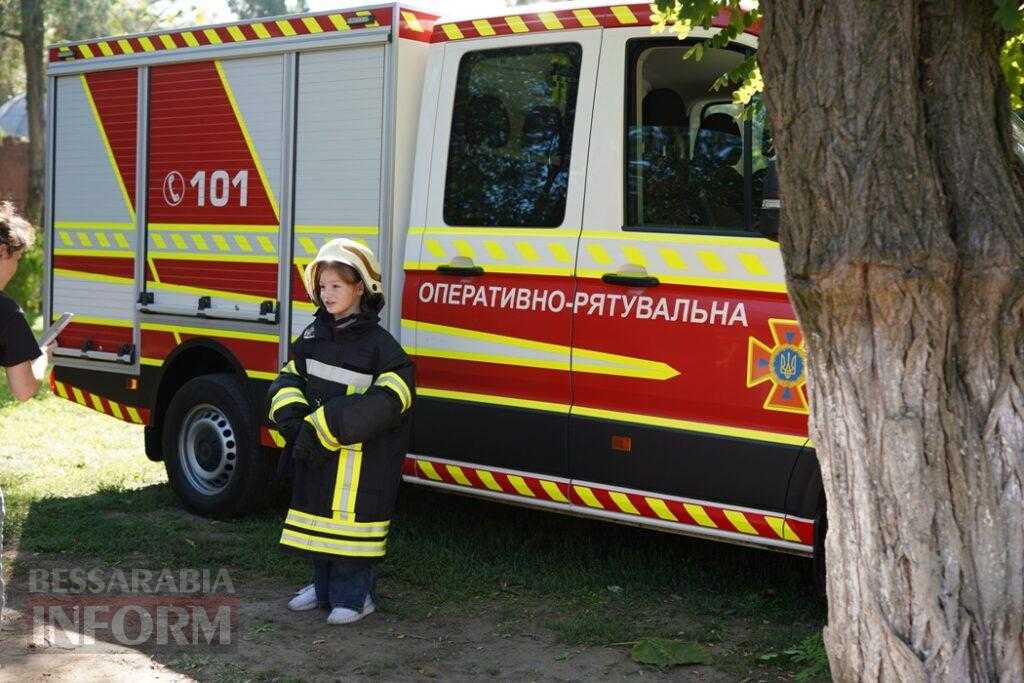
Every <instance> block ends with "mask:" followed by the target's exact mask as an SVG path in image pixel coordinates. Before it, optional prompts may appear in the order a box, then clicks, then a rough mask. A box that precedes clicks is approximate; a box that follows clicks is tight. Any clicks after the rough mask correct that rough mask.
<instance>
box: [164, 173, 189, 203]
mask: <svg viewBox="0 0 1024 683" xmlns="http://www.w3.org/2000/svg"><path fill="white" fill-rule="evenodd" d="M163 190H164V201H165V202H166V203H167V204H168V205H169V206H177V205H178V204H181V200H182V199H184V198H185V178H184V177H182V175H181V174H180V173H178V172H177V171H171V172H170V173H168V174H167V175H166V176H164V187H163Z"/></svg>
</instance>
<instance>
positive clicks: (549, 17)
mask: <svg viewBox="0 0 1024 683" xmlns="http://www.w3.org/2000/svg"><path fill="white" fill-rule="evenodd" d="M537 17H538V18H539V19H540V21H541V23H542V24H544V28H546V29H547V30H549V31H557V30H558V29H560V28H564V26H562V22H561V21H559V20H558V17H556V16H555V13H554V12H538V13H537Z"/></svg>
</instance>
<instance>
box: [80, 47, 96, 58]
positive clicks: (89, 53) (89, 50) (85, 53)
mask: <svg viewBox="0 0 1024 683" xmlns="http://www.w3.org/2000/svg"><path fill="white" fill-rule="evenodd" d="M78 49H79V50H81V51H82V56H83V57H85V58H86V59H92V58H93V56H94V55H93V52H92V48H91V47H89V46H88V45H79V46H78Z"/></svg>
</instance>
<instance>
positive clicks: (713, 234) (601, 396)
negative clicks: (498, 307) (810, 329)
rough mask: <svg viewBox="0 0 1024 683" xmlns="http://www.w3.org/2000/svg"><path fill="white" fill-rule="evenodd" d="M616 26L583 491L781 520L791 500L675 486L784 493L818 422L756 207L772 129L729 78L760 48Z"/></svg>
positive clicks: (681, 515)
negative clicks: (764, 139)
mask: <svg viewBox="0 0 1024 683" xmlns="http://www.w3.org/2000/svg"><path fill="white" fill-rule="evenodd" d="M606 33H607V34H608V35H606V37H605V42H604V46H603V47H602V67H601V76H600V81H599V92H598V95H597V101H598V102H600V103H601V105H600V106H599V107H598V108H597V111H598V113H597V114H596V116H595V125H594V128H593V133H592V134H593V136H594V137H595V139H601V140H608V141H614V143H610V144H607V145H602V146H600V147H598V146H596V145H593V146H592V147H593V148H594V149H593V151H592V152H591V159H590V165H589V177H588V186H587V197H588V203H587V207H586V210H585V222H584V225H585V226H586V229H585V230H584V231H583V235H582V238H581V246H580V253H579V266H578V270H577V283H578V289H579V293H578V295H577V296H578V298H579V305H578V306H577V308H576V312H575V338H574V354H573V387H574V402H573V409H572V419H571V426H570V453H571V460H570V469H571V474H572V478H573V480H574V481H573V484H574V487H573V490H574V492H576V495H575V496H574V502H575V503H577V504H579V505H582V506H586V507H589V508H597V509H604V510H608V511H611V512H613V513H615V514H623V515H644V516H649V517H652V518H654V519H655V520H659V521H660V520H664V521H667V522H673V523H674V522H680V523H685V524H693V525H699V526H702V527H708V528H711V529H712V531H710V532H709V533H712V534H715V533H719V531H725V532H729V533H733V534H737V533H738V534H760V533H761V531H762V530H767V531H766V533H767V534H768V535H771V533H772V532H771V529H768V527H767V526H764V525H766V524H767V525H768V526H770V525H771V524H773V523H778V524H781V516H777V517H771V519H770V520H769V521H768V522H765V518H764V516H757V515H754V516H747V515H745V513H743V512H742V511H736V510H733V509H729V510H727V511H723V509H722V508H720V507H716V506H715V505H703V504H692V505H690V507H686V506H683V505H678V506H675V503H672V505H669V506H666V505H664V504H663V503H664V499H667V498H669V497H681V498H686V499H690V500H691V501H695V500H700V501H714V502H716V503H723V504H728V505H731V506H743V507H744V508H747V509H757V510H774V511H783V510H785V494H786V485H787V481H788V478H789V476H790V472H791V471H792V466H793V463H794V461H795V458H796V455H797V453H798V452H799V449H800V447H801V446H802V445H803V444H804V442H805V440H806V433H807V432H806V429H807V402H806V393H805V392H806V389H805V387H804V376H805V375H804V369H805V356H804V351H803V342H802V337H801V335H800V331H799V327H798V326H797V324H796V321H795V316H794V315H793V312H792V309H791V307H790V304H789V301H788V298H787V296H786V292H785V281H784V273H783V267H782V260H781V258H780V254H779V251H778V246H777V245H776V244H775V243H774V242H771V241H769V240H767V239H764V238H762V237H761V236H760V235H759V234H758V233H757V232H756V231H755V225H754V224H753V221H754V220H756V214H755V212H754V211H753V210H752V209H751V207H753V206H759V205H760V199H761V197H760V185H761V183H762V180H763V175H764V172H765V167H766V161H765V159H764V158H763V150H762V149H761V140H760V131H759V130H758V134H757V135H754V134H753V133H752V131H753V126H752V125H748V124H747V123H746V122H745V121H744V120H743V118H742V116H741V111H740V109H739V108H737V107H736V106H734V105H733V104H732V103H731V93H730V92H729V91H728V89H726V90H722V91H716V90H715V89H714V88H713V87H712V85H713V83H714V82H715V81H716V79H717V78H718V77H719V76H720V75H721V74H722V73H724V72H725V71H727V70H729V69H732V68H734V67H735V66H737V65H739V64H740V63H741V62H742V61H743V54H742V52H738V51H732V50H723V49H706V50H705V56H704V59H703V60H697V61H694V60H686V61H684V60H683V59H682V54H683V52H684V51H685V50H686V49H688V47H689V46H688V45H686V44H682V43H680V42H679V41H677V40H675V39H669V40H667V41H666V40H664V39H651V38H649V37H644V35H643V32H642V31H638V30H624V31H608V32H606ZM623 93H625V101H623ZM747 145H752V147H748V146H747ZM745 155H746V156H745ZM600 354H612V355H614V356H616V357H618V358H620V361H619V362H618V364H616V366H615V368H614V369H613V370H608V369H607V368H596V367H594V365H595V363H594V360H595V359H597V358H600V357H602V356H601V355H600ZM615 489H617V491H615V492H614V493H613V494H612V495H609V490H615ZM645 493H646V494H648V495H644V494H645ZM662 497H664V499H663V498H662ZM652 501H653V502H652ZM673 506H675V507H673ZM733 513H735V514H733ZM748 517H749V519H748ZM659 518H660V519H659ZM750 519H758V520H760V521H758V522H756V523H755V522H753V521H750ZM758 524H760V525H761V526H762V527H764V529H760V528H759V527H758V526H757V525H758Z"/></svg>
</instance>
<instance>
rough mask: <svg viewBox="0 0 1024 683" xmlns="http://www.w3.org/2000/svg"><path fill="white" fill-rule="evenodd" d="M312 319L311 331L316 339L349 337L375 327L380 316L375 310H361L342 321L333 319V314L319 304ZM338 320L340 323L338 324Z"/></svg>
mask: <svg viewBox="0 0 1024 683" xmlns="http://www.w3.org/2000/svg"><path fill="white" fill-rule="evenodd" d="M313 321H314V324H313V331H314V333H315V337H316V338H317V339H351V338H353V337H358V336H361V335H363V334H365V333H366V332H367V331H368V330H370V329H372V328H374V327H376V326H377V323H378V322H380V316H379V315H377V313H376V312H375V311H361V312H359V313H357V314H356V315H354V316H350V317H349V318H345V319H343V320H342V321H335V319H334V316H333V315H331V314H330V313H328V312H327V310H326V309H324V308H323V307H322V306H321V307H319V308H317V309H316V313H314V314H313ZM338 322H341V323H342V325H341V326H339V325H338V324H337V323H338Z"/></svg>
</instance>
